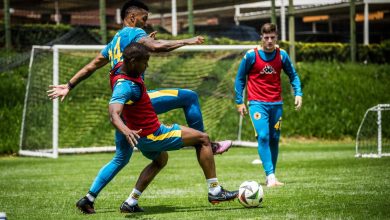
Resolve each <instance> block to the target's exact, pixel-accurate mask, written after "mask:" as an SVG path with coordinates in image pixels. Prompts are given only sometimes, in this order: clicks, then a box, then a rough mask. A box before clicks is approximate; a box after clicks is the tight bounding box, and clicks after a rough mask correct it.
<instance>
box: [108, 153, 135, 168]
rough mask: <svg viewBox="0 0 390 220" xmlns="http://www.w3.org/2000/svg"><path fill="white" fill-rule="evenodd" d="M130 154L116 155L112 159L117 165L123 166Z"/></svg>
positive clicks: (128, 159) (127, 161)
mask: <svg viewBox="0 0 390 220" xmlns="http://www.w3.org/2000/svg"><path fill="white" fill-rule="evenodd" d="M130 157H131V155H129V154H127V155H116V156H115V157H114V159H113V160H112V161H113V162H114V163H115V164H117V165H118V166H119V167H124V166H126V164H128V163H129V161H130Z"/></svg>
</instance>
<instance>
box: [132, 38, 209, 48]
mask: <svg viewBox="0 0 390 220" xmlns="http://www.w3.org/2000/svg"><path fill="white" fill-rule="evenodd" d="M203 42H204V37H202V36H196V37H193V38H188V39H183V40H156V39H155V34H154V35H152V36H151V35H149V36H147V37H143V38H141V39H140V40H139V41H138V43H141V44H143V45H145V46H147V47H148V48H149V49H150V50H151V51H153V52H169V51H172V50H174V49H177V48H179V47H182V46H185V45H197V44H202V43H203Z"/></svg>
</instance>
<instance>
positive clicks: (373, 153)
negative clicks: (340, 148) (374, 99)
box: [355, 104, 390, 158]
mask: <svg viewBox="0 0 390 220" xmlns="http://www.w3.org/2000/svg"><path fill="white" fill-rule="evenodd" d="M383 156H390V104H379V105H376V106H374V107H371V108H369V109H368V110H367V111H366V113H365V114H364V117H363V119H362V122H361V123H360V126H359V129H358V131H357V135H356V154H355V157H370V158H380V157H383Z"/></svg>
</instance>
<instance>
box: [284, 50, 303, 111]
mask: <svg viewBox="0 0 390 220" xmlns="http://www.w3.org/2000/svg"><path fill="white" fill-rule="evenodd" d="M280 52H281V55H282V64H283V70H284V72H285V73H286V74H287V75H288V77H289V79H290V83H291V86H292V87H293V89H294V96H295V102H294V104H295V109H296V110H300V109H301V107H302V95H303V93H302V88H301V81H300V79H299V76H298V73H297V71H296V70H295V68H294V65H293V64H292V62H291V60H290V57H289V56H288V54H287V52H286V51H284V50H280Z"/></svg>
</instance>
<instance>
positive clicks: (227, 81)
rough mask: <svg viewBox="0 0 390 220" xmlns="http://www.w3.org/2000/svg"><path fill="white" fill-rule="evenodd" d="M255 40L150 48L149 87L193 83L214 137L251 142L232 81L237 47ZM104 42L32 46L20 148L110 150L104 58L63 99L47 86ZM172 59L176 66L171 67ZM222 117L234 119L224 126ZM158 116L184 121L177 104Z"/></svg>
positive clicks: (49, 152)
mask: <svg viewBox="0 0 390 220" xmlns="http://www.w3.org/2000/svg"><path fill="white" fill-rule="evenodd" d="M255 47H256V45H196V46H184V47H181V48H179V49H177V50H174V51H172V52H170V53H153V54H152V56H151V58H150V60H149V66H150V67H149V68H148V69H147V70H146V74H145V79H146V80H145V82H146V84H147V86H148V88H149V89H156V88H186V89H191V90H194V91H196V92H197V93H198V95H199V100H200V104H201V109H202V113H203V121H204V124H205V128H206V132H207V133H208V134H209V135H210V136H211V137H212V138H214V139H216V140H222V139H231V140H233V143H234V145H238V146H253V147H254V146H257V143H256V142H252V141H253V140H254V138H253V128H252V125H251V123H250V121H248V120H249V119H248V118H249V117H246V119H239V114H237V112H236V111H235V109H234V106H235V104H234V85H233V82H234V76H235V74H236V71H237V69H238V65H239V62H240V61H241V59H242V57H243V55H244V54H245V52H246V51H247V50H249V49H253V48H255ZM103 48H104V45H54V46H33V48H32V50H31V58H30V65H29V74H28V81H27V85H26V95H25V101H24V108H23V119H22V124H21V132H20V150H19V154H20V155H25V156H40V157H51V158H57V157H58V155H59V154H66V153H89V152H112V151H115V147H114V146H113V145H114V132H115V129H114V128H113V127H112V125H111V124H110V122H109V120H108V113H107V108H108V102H109V98H110V96H111V89H110V87H109V80H108V79H109V78H108V72H109V65H107V66H106V67H104V68H101V69H99V70H98V71H97V72H96V73H94V74H93V75H92V76H90V77H89V79H88V80H85V81H83V82H82V83H81V84H80V85H79V86H77V87H76V88H75V89H74V90H72V92H70V93H69V94H68V96H67V98H66V99H65V100H64V102H60V101H59V99H55V100H53V101H51V100H49V98H48V96H47V93H46V91H47V90H48V86H49V85H58V84H63V83H65V82H66V81H68V80H69V79H70V78H71V77H72V76H73V75H74V74H75V73H76V72H77V71H78V70H79V69H81V68H82V67H83V66H84V65H86V64H87V63H89V62H90V60H92V59H93V58H94V57H95V56H96V55H97V54H98V53H99V52H100V51H101V50H102V49H103ZM175 65H180V68H173V67H175ZM225 118H230V119H231V118H233V119H234V120H229V125H228V126H224V125H226V124H225V122H226V121H224V119H225ZM159 119H160V120H161V121H162V122H163V123H167V124H169V123H174V122H178V123H180V124H183V125H186V122H185V120H184V114H183V112H182V111H181V109H179V110H173V111H170V112H167V113H164V114H161V115H159ZM172 119H175V120H174V121H173V120H172ZM176 120H178V121H176ZM233 121H234V122H233ZM237 131H238V135H237ZM248 131H249V132H248ZM241 133H243V135H241ZM241 136H243V137H241Z"/></svg>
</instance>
